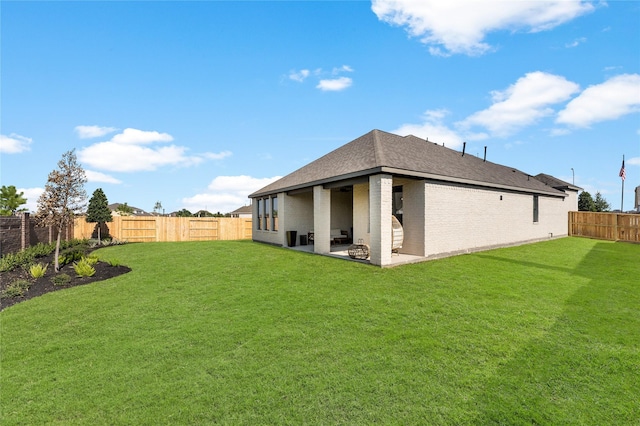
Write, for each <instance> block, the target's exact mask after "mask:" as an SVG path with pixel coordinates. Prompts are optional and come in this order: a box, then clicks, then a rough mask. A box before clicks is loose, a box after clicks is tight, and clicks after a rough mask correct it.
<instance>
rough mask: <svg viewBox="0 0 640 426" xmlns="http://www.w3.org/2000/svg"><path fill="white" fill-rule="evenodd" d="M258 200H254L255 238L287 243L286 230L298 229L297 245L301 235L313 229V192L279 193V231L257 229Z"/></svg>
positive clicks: (273, 242)
mask: <svg viewBox="0 0 640 426" xmlns="http://www.w3.org/2000/svg"><path fill="white" fill-rule="evenodd" d="M257 204H258V203H257V202H254V203H253V205H254V208H253V210H254V212H253V222H254V225H253V239H254V240H255V241H261V242H265V243H270V244H277V245H281V246H286V245H287V234H286V231H297V233H298V235H297V237H296V240H297V241H296V245H298V244H299V243H300V235H306V234H307V232H308V231H309V230H311V229H313V194H312V193H311V192H306V193H303V194H297V195H287V194H286V193H284V192H281V193H279V194H278V231H265V230H258V229H256V223H257V207H256V205H257Z"/></svg>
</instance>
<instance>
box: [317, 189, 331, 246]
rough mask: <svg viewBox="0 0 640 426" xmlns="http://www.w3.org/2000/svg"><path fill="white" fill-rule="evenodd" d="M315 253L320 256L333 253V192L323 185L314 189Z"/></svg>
mask: <svg viewBox="0 0 640 426" xmlns="http://www.w3.org/2000/svg"><path fill="white" fill-rule="evenodd" d="M313 233H314V243H313V251H314V252H315V253H318V254H327V253H330V252H331V238H330V236H329V235H330V234H331V190H330V189H324V188H323V187H322V185H317V186H314V187H313Z"/></svg>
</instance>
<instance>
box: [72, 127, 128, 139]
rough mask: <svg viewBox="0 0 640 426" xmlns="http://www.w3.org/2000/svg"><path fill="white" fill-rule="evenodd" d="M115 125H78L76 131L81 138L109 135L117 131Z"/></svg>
mask: <svg viewBox="0 0 640 426" xmlns="http://www.w3.org/2000/svg"><path fill="white" fill-rule="evenodd" d="M116 130H118V129H116V128H115V127H100V126H76V128H75V131H76V134H77V135H78V137H79V138H80V139H91V138H99V137H100V136H104V135H107V134H109V133H113V132H115V131H116Z"/></svg>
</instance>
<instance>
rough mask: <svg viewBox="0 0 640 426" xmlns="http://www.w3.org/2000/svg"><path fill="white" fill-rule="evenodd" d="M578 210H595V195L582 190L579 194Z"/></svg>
mask: <svg viewBox="0 0 640 426" xmlns="http://www.w3.org/2000/svg"><path fill="white" fill-rule="evenodd" d="M578 210H580V211H581V212H595V211H596V204H595V203H594V201H593V197H591V194H589V193H588V192H587V191H582V192H581V193H580V196H578Z"/></svg>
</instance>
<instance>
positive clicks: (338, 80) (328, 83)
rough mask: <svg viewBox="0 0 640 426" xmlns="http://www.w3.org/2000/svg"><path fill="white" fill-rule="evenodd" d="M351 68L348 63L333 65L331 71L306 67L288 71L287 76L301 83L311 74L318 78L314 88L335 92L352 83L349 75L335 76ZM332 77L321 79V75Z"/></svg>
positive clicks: (351, 70)
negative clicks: (339, 65)
mask: <svg viewBox="0 0 640 426" xmlns="http://www.w3.org/2000/svg"><path fill="white" fill-rule="evenodd" d="M353 71H354V70H353V68H352V67H351V66H349V65H342V66H341V67H335V68H333V70H331V72H329V71H323V70H322V68H318V69H316V70H314V71H310V70H308V69H306V68H305V69H302V70H300V71H295V70H293V71H290V72H289V75H288V78H289V79H290V80H293V81H297V82H298V83H303V82H304V81H305V80H306V79H307V78H308V77H310V76H313V77H315V78H318V79H320V80H319V82H318V84H317V85H316V89H320V90H322V91H325V92H337V91H341V90H345V89H347V88H348V87H350V86H351V85H352V84H353V80H352V79H351V78H349V77H336V76H339V75H340V74H342V73H348V72H353ZM329 75H331V76H332V78H325V79H323V78H322V76H329Z"/></svg>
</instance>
